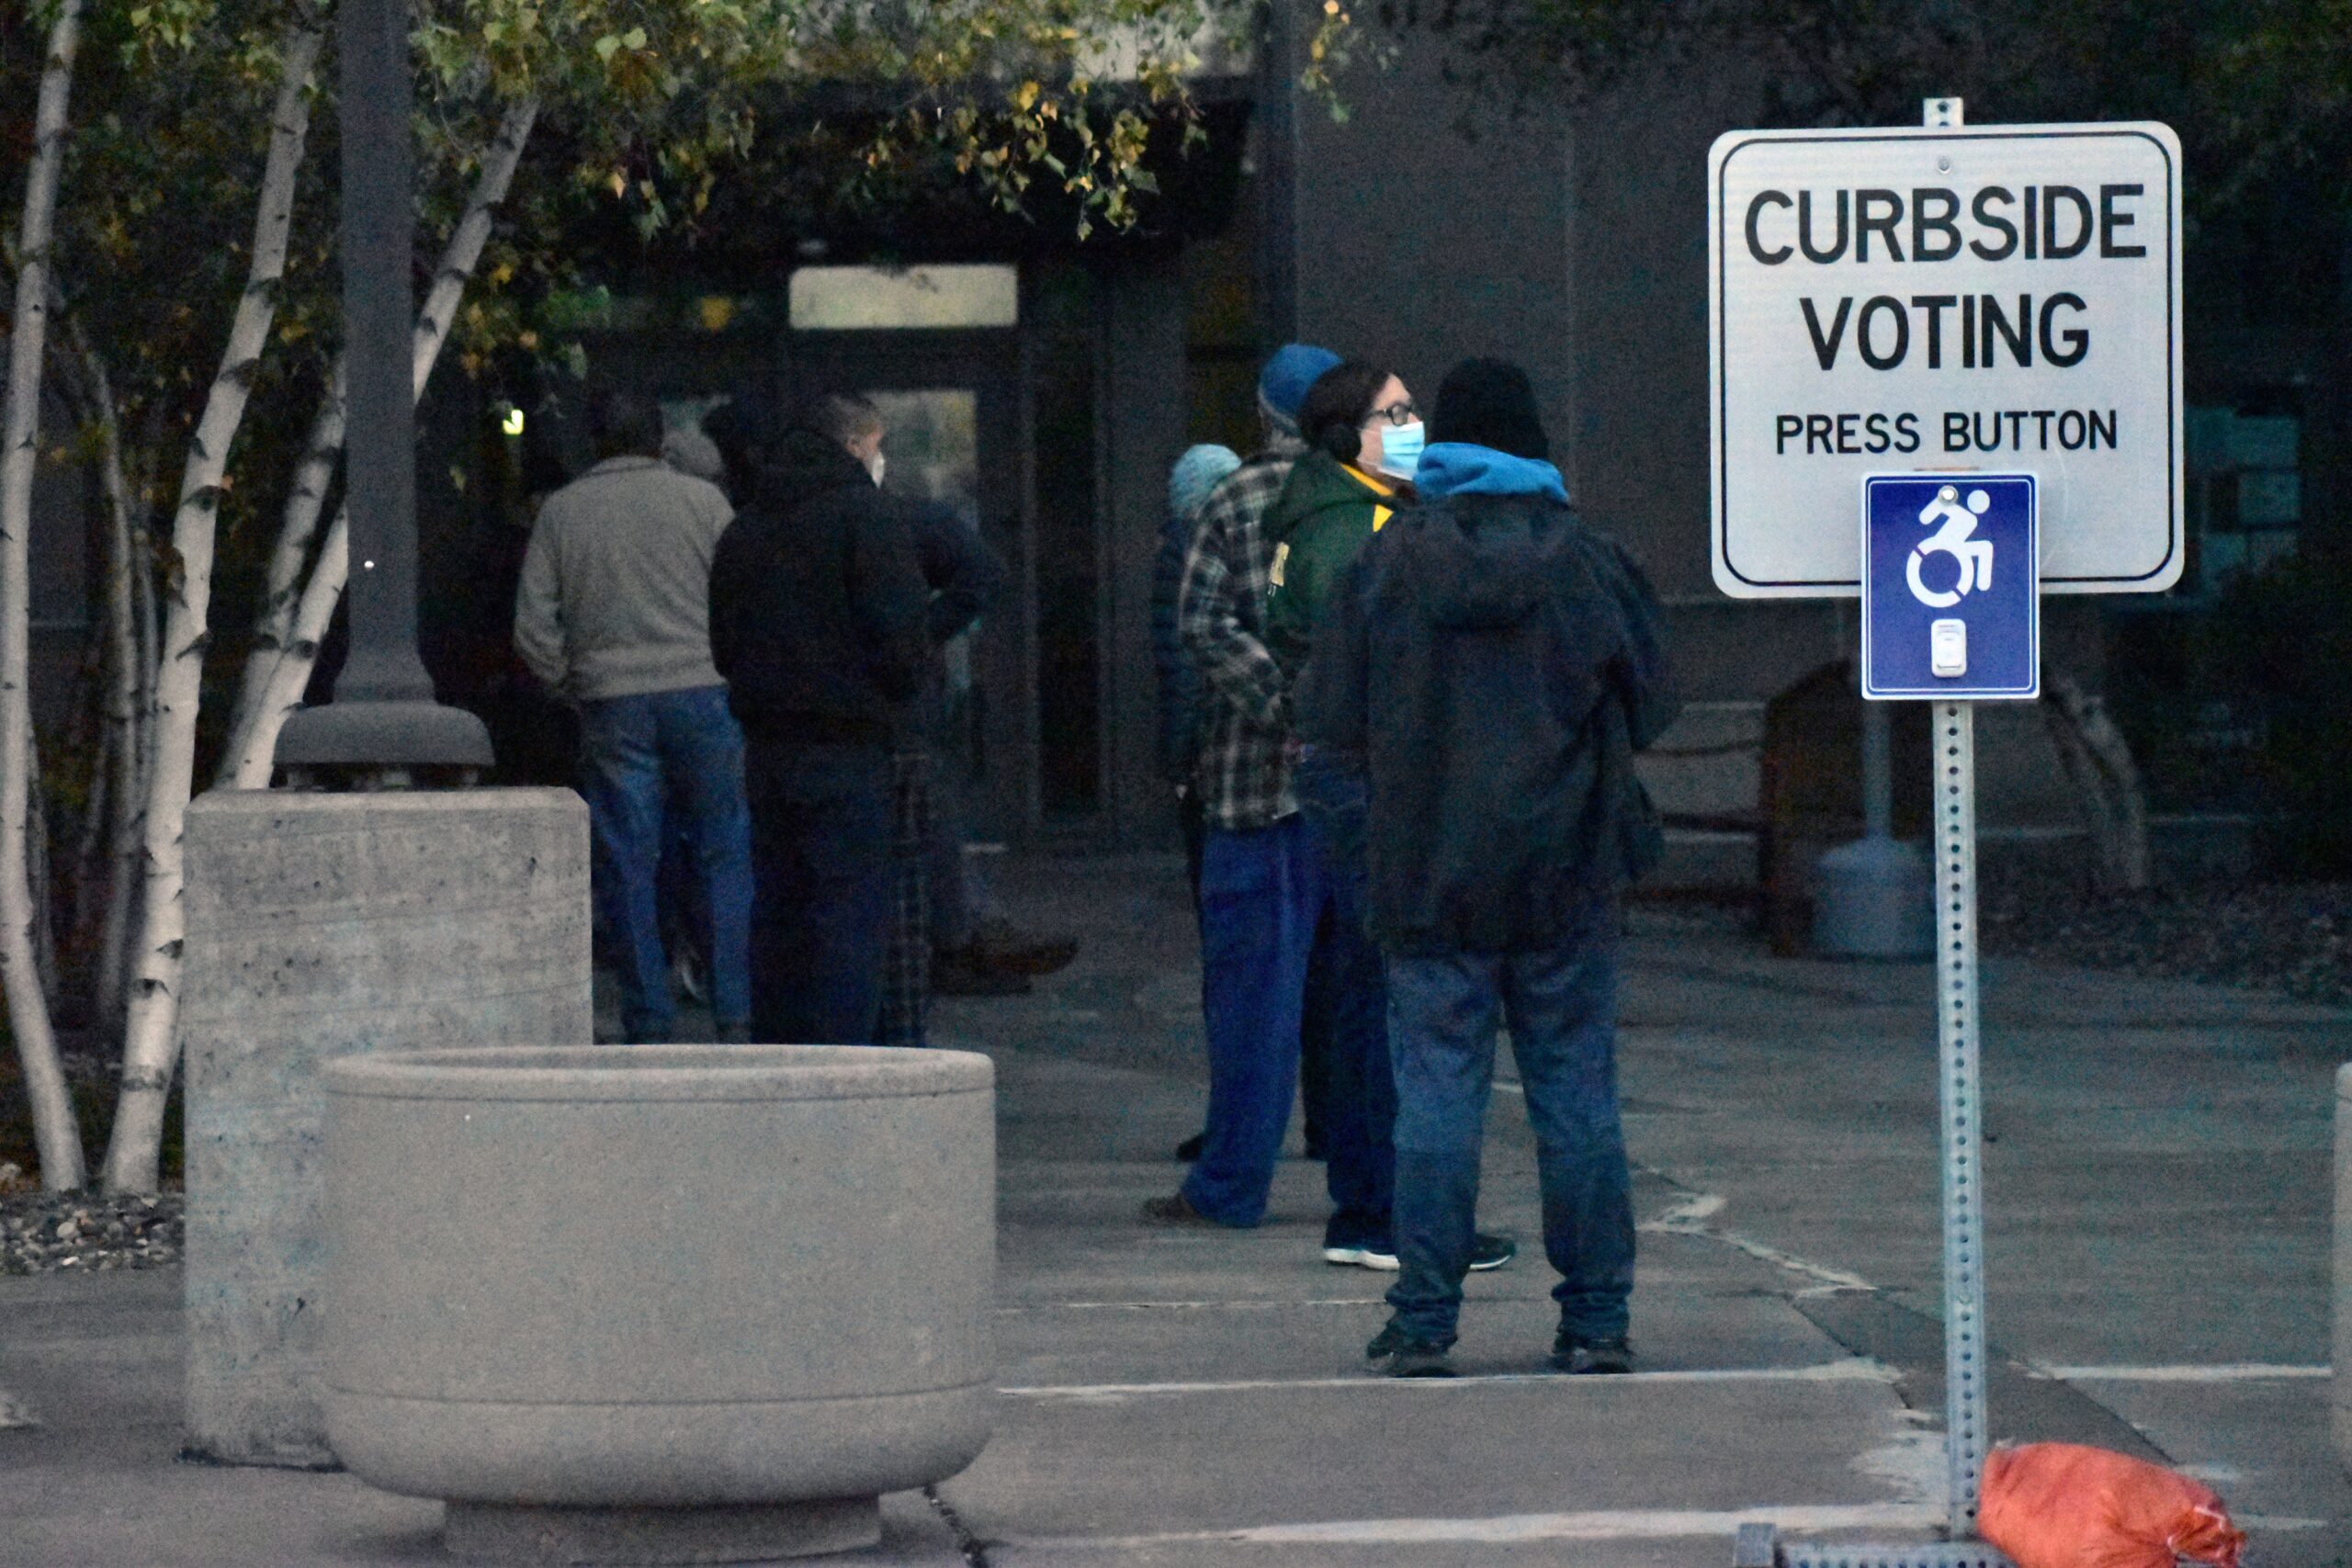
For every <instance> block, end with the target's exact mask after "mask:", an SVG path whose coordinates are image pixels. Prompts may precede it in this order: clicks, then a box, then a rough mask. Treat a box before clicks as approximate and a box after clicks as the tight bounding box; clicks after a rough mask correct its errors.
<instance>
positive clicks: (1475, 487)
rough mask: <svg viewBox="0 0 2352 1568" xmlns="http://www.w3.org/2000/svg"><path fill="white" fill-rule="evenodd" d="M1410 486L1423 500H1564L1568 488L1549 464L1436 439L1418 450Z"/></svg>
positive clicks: (1558, 473) (1467, 444)
mask: <svg viewBox="0 0 2352 1568" xmlns="http://www.w3.org/2000/svg"><path fill="white" fill-rule="evenodd" d="M1413 488H1414V489H1415V490H1416V491H1419V492H1420V497H1421V499H1422V500H1423V501H1439V500H1442V499H1443V498H1445V497H1446V496H1449V495H1548V496H1550V497H1551V498H1552V499H1553V500H1554V501H1557V502H1566V500H1567V499H1568V487H1567V486H1566V484H1565V483H1563V482H1562V481H1561V479H1560V470H1559V469H1557V468H1554V467H1553V466H1552V465H1551V464H1549V463H1539V462H1536V461H1534V460H1533V459H1532V458H1528V457H1512V456H1511V455H1510V453H1508V452H1498V451H1496V450H1495V449H1494V448H1493V447H1491V446H1471V445H1470V444H1469V443H1468V442H1466V441H1440V442H1437V443H1434V444H1433V445H1431V446H1427V447H1425V448H1423V449H1422V452H1421V466H1420V467H1419V468H1417V469H1415V470H1414V472H1413Z"/></svg>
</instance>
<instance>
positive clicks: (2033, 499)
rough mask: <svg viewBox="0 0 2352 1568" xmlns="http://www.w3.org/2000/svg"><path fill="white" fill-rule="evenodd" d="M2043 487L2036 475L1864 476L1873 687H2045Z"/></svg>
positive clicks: (1892, 692) (1955, 691)
mask: <svg viewBox="0 0 2352 1568" xmlns="http://www.w3.org/2000/svg"><path fill="white" fill-rule="evenodd" d="M2038 496H2039V486H2038V485H2037V483H2036V480H2035V478H2034V476H2033V475H2031V474H1970V475H1967V476H1964V477H1952V478H1945V477H1941V476H1938V475H1933V474H1873V475H1871V476H1869V477H1868V478H1867V479H1864V480H1863V482H1862V574H1861V576H1862V694H1863V695H1864V696H1866V697H1872V698H1880V699H1900V698H1906V697H1908V698H1928V699H1939V698H1940V699H1951V698H1968V699H1973V698H1999V697H2014V698H2026V697H2033V696H2038V695H2039V694H2041V615H2040V594H2039V588H2040V584H2039V582H2038V581H2037V578H2038V573H2037V571H2036V565H2037V561H2038V558H2039V540H2038V538H2037V533H2036V529H2037V522H2038V519H2037V515H2036V514H2037V501H2038ZM1923 530H1924V532H1923ZM1996 563H1998V564H1997V568H1996Z"/></svg>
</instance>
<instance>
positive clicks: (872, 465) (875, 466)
mask: <svg viewBox="0 0 2352 1568" xmlns="http://www.w3.org/2000/svg"><path fill="white" fill-rule="evenodd" d="M889 466H890V459H889V458H888V457H884V456H882V454H881V453H879V452H876V453H875V454H874V456H873V457H871V458H869V459H867V461H866V465H865V471H866V472H867V473H869V474H872V475H873V476H874V488H875V489H876V490H880V489H881V488H882V474H883V470H884V469H886V468H888V467H889Z"/></svg>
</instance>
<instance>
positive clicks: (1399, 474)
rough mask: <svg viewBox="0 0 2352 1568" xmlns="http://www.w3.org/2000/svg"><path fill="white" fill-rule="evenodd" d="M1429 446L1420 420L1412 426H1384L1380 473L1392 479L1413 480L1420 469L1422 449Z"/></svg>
mask: <svg viewBox="0 0 2352 1568" xmlns="http://www.w3.org/2000/svg"><path fill="white" fill-rule="evenodd" d="M1427 444H1428V443H1427V441H1426V440H1425V438H1424V436H1423V434H1422V429H1421V422H1420V421H1419V420H1418V419H1417V420H1415V421H1414V422H1413V423H1410V424H1384V425H1382V426H1381V427H1380V471H1381V472H1382V473H1384V474H1386V475H1388V476H1389V477H1390V478H1392V479H1411V478H1412V477H1413V470H1414V469H1415V468H1419V467H1420V464H1421V448H1422V447H1423V446H1426V445H1427Z"/></svg>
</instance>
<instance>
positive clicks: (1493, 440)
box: [1430, 359, 1552, 463]
mask: <svg viewBox="0 0 2352 1568" xmlns="http://www.w3.org/2000/svg"><path fill="white" fill-rule="evenodd" d="M1430 441H1431V442H1439V441H1463V442H1467V443H1468V444H1470V445H1471V446H1487V447H1491V448H1493V449H1494V450H1495V451H1498V452H1508V453H1509V454H1510V455H1511V456H1512V457H1528V458H1532V459H1533V460H1534V461H1536V462H1539V463H1542V462H1548V461H1550V460H1551V457H1552V444H1551V442H1549V441H1547V440H1545V439H1544V419H1543V416H1542V415H1541V414H1538V413H1537V412H1535V389H1534V388H1532V387H1531V386H1529V385H1528V382H1527V372H1526V371H1524V370H1521V368H1520V367H1518V366H1516V365H1513V364H1512V363H1511V362H1510V360H1508V359H1465V360H1464V361H1463V362H1462V363H1461V364H1459V365H1457V366H1455V367H1453V369H1451V370H1449V371H1447V372H1446V373H1445V379H1444V380H1443V381H1442V382H1441V383H1440V384H1439V386H1438V389H1437V408H1436V410H1435V412H1432V413H1431V414H1430Z"/></svg>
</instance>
